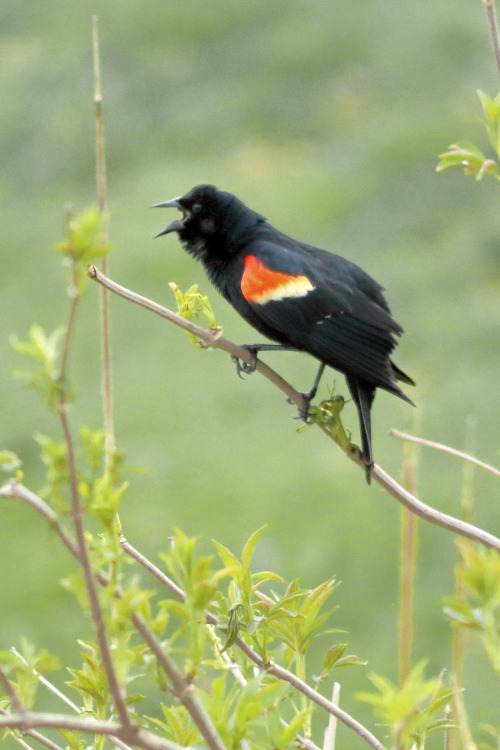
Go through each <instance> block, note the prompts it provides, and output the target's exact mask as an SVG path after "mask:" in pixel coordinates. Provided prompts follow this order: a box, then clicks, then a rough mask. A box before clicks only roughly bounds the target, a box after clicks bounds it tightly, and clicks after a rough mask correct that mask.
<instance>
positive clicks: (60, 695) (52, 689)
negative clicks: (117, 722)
mask: <svg viewBox="0 0 500 750" xmlns="http://www.w3.org/2000/svg"><path fill="white" fill-rule="evenodd" d="M9 650H10V651H11V653H13V654H14V655H15V656H17V658H18V659H19V660H20V661H21V662H22V663H23V664H24V666H25V667H27V666H28V662H27V661H26V659H25V658H24V656H23V655H22V654H20V653H19V651H18V650H17V649H16V648H14V646H12V647H11V648H10V649H9ZM31 673H32V674H34V675H35V677H36V678H37V679H38V681H39V682H40V683H41V684H42V685H43V686H44V687H45V688H46V689H47V690H49V691H50V692H51V693H53V694H54V695H55V696H57V697H58V698H59V700H62V701H63V703H66V705H68V706H69V707H70V708H71V709H72V710H73V711H74V712H75V713H76V714H77V715H78V716H79V715H80V709H79V708H78V706H77V705H76V703H73V701H72V700H70V699H69V698H68V696H67V695H64V693H62V692H61V691H60V690H59V689H58V688H57V687H56V686H55V685H53V684H52V682H50V681H49V680H47V678H46V677H44V676H43V675H42V674H40V673H39V672H37V670H36V669H32V670H31ZM35 734H36V732H33V731H31V732H30V736H32V737H33V738H34V739H36V737H35ZM111 739H112V740H113V742H114V743H115V745H116V746H117V747H119V748H120V750H132V748H131V747H130V746H129V745H126V744H125V743H124V742H122V741H121V740H119V739H118V738H117V737H112V738H111ZM47 747H52V746H51V745H47ZM54 747H56V746H55V745H54ZM59 750H60V749H59Z"/></svg>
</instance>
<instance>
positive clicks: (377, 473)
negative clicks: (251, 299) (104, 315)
mask: <svg viewBox="0 0 500 750" xmlns="http://www.w3.org/2000/svg"><path fill="white" fill-rule="evenodd" d="M89 276H90V277H91V278H93V279H95V280H96V281H97V282H98V283H99V284H102V285H103V286H105V287H106V288H107V289H109V290H110V291H112V292H114V293H115V294H117V295H119V296H120V297H123V298H124V299H127V300H129V301H130V302H133V303H134V304H136V305H140V306H141V307H144V308H146V309H147V310H149V311H150V312H153V313H155V314H156V315H159V316H160V317H162V318H166V319H167V320H169V321H171V322H172V323H174V324H175V325H177V326H179V327H180V328H183V329H184V330H186V331H189V332H190V333H194V334H195V335H196V336H198V337H199V339H200V340H201V341H202V343H203V345H204V346H210V347H213V348H214V349H222V350H223V351H225V352H228V353H229V354H231V355H232V356H235V357H238V359H241V360H243V361H244V362H249V363H250V362H252V360H253V357H252V355H251V354H250V352H249V351H248V350H247V349H245V348H243V347H241V346H237V345H236V344H234V343H233V342H232V341H229V340H228V339H225V338H224V337H223V336H220V335H219V333H218V332H215V331H207V330H205V329H204V328H200V326H197V325H195V324H194V323H192V322H191V321H190V320H186V319H185V318H182V317H181V316H180V315H177V314H176V313H174V312H172V311H171V310H168V309H167V308H165V307H163V306H162V305H159V304H158V303H157V302H153V301H151V300H149V299H147V298H146V297H142V296H141V295H139V294H136V293H135V292H132V291H130V290H129V289H126V288H125V287H123V286H120V284H117V283H116V282H114V281H112V280H111V279H108V278H107V277H106V276H104V275H103V274H102V273H100V271H98V270H97V268H95V266H91V267H90V268H89ZM256 369H257V371H258V372H260V373H261V374H262V375H264V377H266V378H267V379H268V380H270V381H271V382H272V383H274V385H276V386H277V387H278V388H279V389H280V390H281V391H282V392H283V393H285V394H286V396H287V397H288V398H289V399H291V400H292V401H293V402H294V403H296V404H297V405H298V406H299V407H301V406H303V396H302V394H301V393H299V392H298V391H296V390H295V388H292V386H291V385H290V384H289V383H287V382H286V380H284V378H282V377H281V375H278V373H277V372H275V371H274V370H272V369H271V368H270V367H268V366H267V365H266V364H264V362H262V361H261V360H257V365H256ZM319 426H320V427H321V429H322V430H323V432H324V433H325V434H326V435H327V436H328V437H329V438H330V439H331V440H333V441H334V442H335V443H336V444H337V445H339V443H338V441H337V440H336V439H335V436H334V435H332V433H331V432H330V430H328V429H327V428H326V426H325V425H321V424H320V425H319ZM340 447H342V446H340ZM345 453H346V456H348V458H350V459H351V460H352V461H354V462H355V463H357V464H358V465H359V466H360V467H361V468H363V470H364V466H363V462H362V460H361V458H360V456H359V455H358V454H357V453H353V452H352V451H346V452H345ZM372 479H374V480H375V481H376V482H378V484H380V485H381V487H383V488H384V489H385V490H386V491H387V492H388V493H389V494H390V495H392V496H393V497H395V498H396V500H398V502H400V503H401V504H402V505H404V506H405V507H407V508H409V509H410V510H411V511H412V512H413V513H415V514H416V515H418V516H421V517H422V518H424V519H425V520H426V521H428V522H429V523H434V524H436V525H437V526H441V527H442V528H444V529H448V530H449V531H453V532H454V533H456V534H459V535H461V536H466V537H468V538H470V539H474V540H475V541H477V542H479V543H480V544H483V545H485V546H486V547H494V548H495V549H497V550H499V551H500V539H498V538H497V537H495V536H493V535H492V534H489V533H488V532H486V531H483V530H482V529H479V528H477V527H476V526H473V525H472V524H468V523H465V522H463V521H459V520H457V519H456V518H453V517H452V516H448V515H446V514H445V513H440V512H439V511H437V510H434V508H431V507H430V506H428V505H425V504H424V503H422V502H421V501H420V500H418V499H417V498H416V497H414V496H413V495H412V494H411V493H409V492H407V491H406V490H405V489H404V488H403V487H401V485H399V484H398V483H397V482H396V481H395V480H394V479H392V477H390V476H389V475H388V474H386V473H385V471H383V470H382V469H381V468H380V467H379V466H377V465H375V466H374V467H373V470H372Z"/></svg>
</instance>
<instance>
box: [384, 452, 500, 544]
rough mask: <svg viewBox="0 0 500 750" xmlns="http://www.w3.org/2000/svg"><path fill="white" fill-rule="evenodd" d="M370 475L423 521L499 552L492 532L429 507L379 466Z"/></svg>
mask: <svg viewBox="0 0 500 750" xmlns="http://www.w3.org/2000/svg"><path fill="white" fill-rule="evenodd" d="M372 477H373V478H374V479H376V481H377V482H378V483H379V484H380V485H381V486H382V487H384V489H385V490H387V492H388V493H389V494H390V495H392V496H393V497H395V498H396V500H397V501H398V502H399V503H401V505H404V506H405V508H408V509H409V510H411V511H412V513H415V514H416V515H417V516H420V518H423V519H424V520H425V521H429V522H430V523H434V524H436V525H437V526H441V527H442V528H443V529H448V531H453V532H454V533H455V534H459V535H460V536H465V537H467V538H468V539H473V540H474V541H475V542H479V543H480V544H483V545H484V546H485V547H493V548H494V549H497V550H498V551H499V552H500V539H498V538H497V537H496V536H493V534H490V533H488V532H487V531H483V529H480V528H478V527H477V526H473V525H472V524H471V523H466V522H465V521H460V520H459V519H458V518H454V517H453V516H449V515H447V514H446V513H441V511H439V510H436V509H435V508H431V507H430V506H429V505H426V504H425V503H423V502H421V500H418V499H417V498H416V497H414V496H413V495H411V494H410V493H409V492H407V491H406V490H405V489H404V487H401V485H399V484H398V483H397V482H395V481H394V479H392V477H390V476H389V474H386V473H385V471H383V470H382V469H381V468H380V467H379V466H375V467H374V469H373V472H372Z"/></svg>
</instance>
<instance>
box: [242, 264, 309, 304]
mask: <svg viewBox="0 0 500 750" xmlns="http://www.w3.org/2000/svg"><path fill="white" fill-rule="evenodd" d="M314 289H315V287H314V286H313V284H312V283H311V281H310V279H308V277H307V276H304V275H303V274H288V273H283V272H282V271H273V270H272V269H271V268H267V266H265V265H264V263H262V261H260V260H259V259H258V258H256V257H255V255H246V256H245V259H244V270H243V276H242V277H241V292H242V294H243V296H244V298H245V299H246V300H247V302H253V303H256V304H259V305H264V304H265V303H266V302H277V301H279V300H283V299H289V298H290V297H305V296H306V294H309V292H311V291H313V290H314Z"/></svg>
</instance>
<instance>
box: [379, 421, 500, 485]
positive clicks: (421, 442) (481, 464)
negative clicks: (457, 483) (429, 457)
mask: <svg viewBox="0 0 500 750" xmlns="http://www.w3.org/2000/svg"><path fill="white" fill-rule="evenodd" d="M391 435H394V437H397V438H401V440H408V441H410V442H412V443H418V444H419V445H426V446H427V447H428V448H435V449H436V450H438V451H443V452H444V453H450V454H451V455H452V456H457V458H463V459H464V460H465V461H469V462H470V463H471V464H474V466H478V467H479V468H480V469H484V470H485V471H488V472H489V473H490V474H493V476H495V477H500V471H499V470H498V469H495V467H494V466H490V464H486V463H484V461H480V460H479V459H478V458H474V456H470V455H469V454H468V453H464V452H463V451H459V450H457V449H456V448H450V446H449V445H443V444H442V443H435V442H433V441H432V440H427V439H426V438H421V437H416V436H415V435H408V434H407V433H406V432H400V431H399V430H391Z"/></svg>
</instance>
